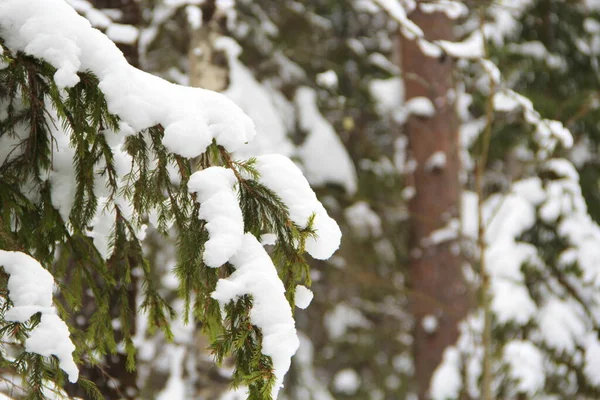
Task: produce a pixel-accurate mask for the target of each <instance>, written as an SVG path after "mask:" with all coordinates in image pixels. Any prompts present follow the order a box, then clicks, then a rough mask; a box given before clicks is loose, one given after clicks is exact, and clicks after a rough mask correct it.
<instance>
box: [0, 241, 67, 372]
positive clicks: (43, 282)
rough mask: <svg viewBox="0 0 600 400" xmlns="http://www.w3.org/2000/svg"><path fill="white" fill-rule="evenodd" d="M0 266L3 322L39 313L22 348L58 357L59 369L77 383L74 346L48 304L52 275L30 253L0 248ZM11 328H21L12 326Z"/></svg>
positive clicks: (24, 321) (52, 308) (22, 321)
mask: <svg viewBox="0 0 600 400" xmlns="http://www.w3.org/2000/svg"><path fill="white" fill-rule="evenodd" d="M0 267H2V268H3V269H4V272H6V273H7V274H8V275H9V277H8V282H7V289H8V299H9V302H6V303H5V305H7V306H8V310H6V311H5V312H4V315H3V316H2V317H3V318H2V319H3V320H4V321H3V322H4V324H10V323H11V322H14V323H16V324H25V323H26V322H28V321H29V320H30V319H31V318H32V317H33V316H34V315H36V314H38V313H39V315H40V319H39V322H38V323H37V324H35V325H34V327H33V329H31V332H30V333H29V335H28V337H27V339H25V351H27V352H30V353H36V354H39V355H41V356H45V357H49V356H51V355H54V356H56V357H58V361H59V365H60V368H61V369H62V370H63V371H65V372H66V373H67V374H68V377H69V381H70V382H77V379H78V378H79V370H78V368H77V365H75V362H74V361H73V356H72V353H73V351H74V350H75V345H73V342H71V339H70V338H69V328H68V327H67V325H66V324H65V322H64V321H63V320H62V319H61V318H60V317H59V316H58V315H57V312H56V308H55V307H54V306H53V305H52V292H53V290H54V278H53V277H52V275H51V274H50V273H49V272H48V271H47V270H46V269H44V268H43V267H42V266H41V265H40V264H39V263H38V262H37V261H36V260H35V259H33V258H32V257H31V256H29V255H27V254H25V253H21V252H17V251H4V250H0ZM3 308H4V307H3ZM11 329H12V330H18V329H21V328H18V327H17V325H15V326H13V327H11Z"/></svg>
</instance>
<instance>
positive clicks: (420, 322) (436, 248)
mask: <svg viewBox="0 0 600 400" xmlns="http://www.w3.org/2000/svg"><path fill="white" fill-rule="evenodd" d="M410 17H411V19H412V20H414V22H415V23H417V24H418V25H419V26H420V27H421V28H422V29H423V31H424V32H425V36H426V38H427V39H429V40H435V39H444V40H453V33H452V28H453V22H452V20H450V19H448V18H447V17H446V16H445V15H444V14H443V13H433V14H424V13H421V12H420V11H418V9H417V10H416V11H415V12H414V13H413V14H412V15H411V16H410ZM400 46H401V53H400V54H401V57H402V61H401V65H402V72H403V74H404V81H405V85H406V100H407V101H408V100H410V99H412V98H414V97H418V96H424V97H427V98H428V99H429V100H431V102H432V103H433V104H434V107H435V114H434V115H433V116H431V117H419V116H416V115H412V116H410V117H409V119H408V121H407V124H406V129H407V134H408V138H409V155H410V157H412V158H413V159H414V160H415V161H416V169H415V170H414V173H413V175H412V177H411V178H412V180H413V182H414V187H415V189H416V194H415V196H414V197H413V198H412V199H411V201H410V203H409V210H410V213H411V230H412V231H411V243H410V249H411V252H410V255H411V257H410V267H409V284H410V289H411V291H410V293H411V296H410V299H411V302H410V308H411V313H412V315H413V317H414V321H415V326H414V360H415V382H416V385H417V388H416V389H417V392H418V394H419V398H420V399H426V398H427V391H428V390H429V386H430V381H431V378H432V375H433V373H434V371H435V369H436V368H437V366H438V365H439V364H440V362H441V360H442V356H443V353H444V349H445V348H446V347H447V346H450V345H453V344H455V342H456V339H457V337H458V324H459V322H460V321H461V320H462V319H463V318H464V317H465V316H466V314H467V311H468V308H469V296H468V294H467V287H466V284H465V281H464V278H463V274H462V265H463V259H462V257H461V255H460V251H459V247H458V244H457V242H456V240H451V241H444V242H442V243H432V241H430V240H428V238H430V235H431V234H432V233H433V232H434V231H436V230H438V229H440V228H443V227H445V226H446V225H447V224H448V222H449V221H450V220H452V219H453V218H458V215H459V204H460V194H461V189H460V184H459V178H458V175H459V170H460V160H459V152H458V119H457V115H456V113H455V109H454V103H453V101H452V99H451V96H449V93H448V92H449V91H450V90H452V89H453V80H452V71H453V64H454V63H453V60H452V59H451V58H450V57H447V56H442V57H440V58H431V57H428V56H426V55H424V54H423V53H422V52H421V50H420V49H419V46H418V45H417V42H416V41H412V40H406V39H404V38H401V40H400ZM436 152H442V153H443V154H445V164H444V165H442V164H439V165H438V167H436V168H432V166H431V165H429V166H428V160H430V157H431V156H432V155H433V154H435V153H436ZM425 317H428V318H427V320H426V321H428V322H431V321H436V322H437V327H435V329H432V326H431V325H430V326H429V327H428V328H429V329H427V328H426V324H424V318H425ZM432 317H434V318H435V320H433V318H432Z"/></svg>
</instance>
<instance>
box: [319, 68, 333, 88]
mask: <svg viewBox="0 0 600 400" xmlns="http://www.w3.org/2000/svg"><path fill="white" fill-rule="evenodd" d="M317 85H319V86H321V87H324V88H327V89H335V88H336V87H337V85H338V76H337V74H336V73H335V71H333V70H329V71H325V72H321V73H320V74H317Z"/></svg>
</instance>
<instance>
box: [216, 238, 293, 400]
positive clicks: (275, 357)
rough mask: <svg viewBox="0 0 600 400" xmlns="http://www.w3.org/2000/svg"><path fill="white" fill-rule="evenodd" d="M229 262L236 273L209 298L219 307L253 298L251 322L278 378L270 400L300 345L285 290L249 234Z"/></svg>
mask: <svg viewBox="0 0 600 400" xmlns="http://www.w3.org/2000/svg"><path fill="white" fill-rule="evenodd" d="M229 262H230V263H231V264H232V265H233V266H234V267H235V269H236V270H235V272H234V273H233V274H231V276H229V277H228V278H226V279H219V281H218V282H217V287H216V289H215V291H214V292H213V293H212V295H211V296H212V297H213V298H214V299H215V300H218V301H219V303H220V304H221V305H222V306H224V305H225V304H227V303H229V302H230V301H232V300H234V299H236V298H239V297H240V296H244V295H250V296H252V310H251V311H250V320H251V321H252V324H254V325H256V326H257V327H259V328H260V330H261V331H262V335H263V338H262V352H263V354H265V355H267V356H269V357H271V360H272V361H273V371H274V373H275V376H276V378H277V382H276V384H275V388H274V389H273V398H277V393H278V392H279V390H280V389H281V387H282V386H283V377H284V376H285V374H286V372H287V371H288V369H289V368H290V363H291V358H292V356H293V355H294V353H295V352H296V350H297V349H298V345H299V342H298V336H297V335H296V328H295V323H294V319H293V317H292V310H291V308H290V305H289V303H288V302H287V300H286V298H285V288H284V286H283V283H282V282H281V280H280V279H279V276H278V275H277V270H276V269H275V266H274V265H273V261H272V260H271V258H270V257H269V255H268V254H267V252H266V251H265V249H264V248H263V246H262V245H261V244H260V243H259V242H258V240H257V239H256V238H255V237H254V236H253V235H252V234H250V233H246V234H245V235H244V238H243V241H242V246H241V247H240V249H239V250H238V252H237V253H236V254H234V255H233V257H231V259H230V260H229Z"/></svg>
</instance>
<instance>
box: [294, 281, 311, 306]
mask: <svg viewBox="0 0 600 400" xmlns="http://www.w3.org/2000/svg"><path fill="white" fill-rule="evenodd" d="M313 297H314V294H313V292H312V291H311V290H310V289H309V288H307V287H306V286H304V285H297V286H296V295H295V296H294V302H295V303H296V307H298V308H301V309H303V310H304V309H306V308H307V307H308V306H309V305H310V303H311V301H312V299H313Z"/></svg>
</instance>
